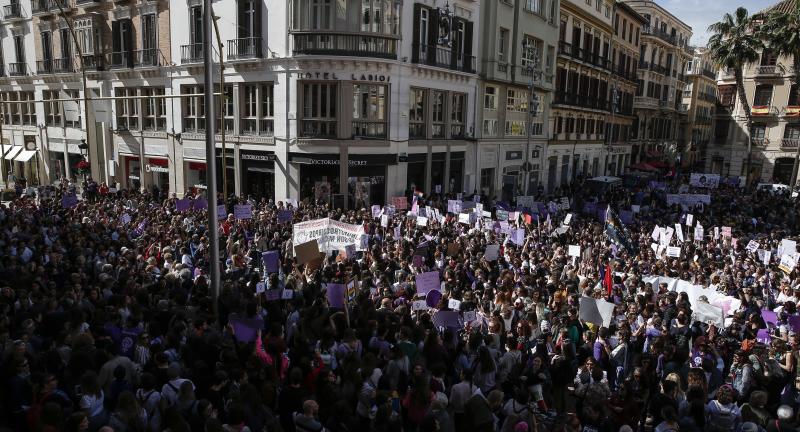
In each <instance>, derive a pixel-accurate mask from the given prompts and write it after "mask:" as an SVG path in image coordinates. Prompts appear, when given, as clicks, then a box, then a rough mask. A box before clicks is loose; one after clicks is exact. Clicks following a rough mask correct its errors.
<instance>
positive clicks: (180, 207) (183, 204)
mask: <svg viewBox="0 0 800 432" xmlns="http://www.w3.org/2000/svg"><path fill="white" fill-rule="evenodd" d="M190 204H191V200H189V198H184V199H179V200H175V211H179V212H185V211H189V205H190Z"/></svg>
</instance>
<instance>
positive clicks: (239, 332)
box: [231, 318, 264, 342]
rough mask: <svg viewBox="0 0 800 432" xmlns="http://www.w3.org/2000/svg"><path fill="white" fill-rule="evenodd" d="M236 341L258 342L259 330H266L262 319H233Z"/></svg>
mask: <svg viewBox="0 0 800 432" xmlns="http://www.w3.org/2000/svg"><path fill="white" fill-rule="evenodd" d="M231 325H233V331H234V333H235V336H236V340H238V341H239V342H253V341H255V340H256V335H257V334H258V330H260V329H262V328H264V320H262V319H261V318H233V319H231Z"/></svg>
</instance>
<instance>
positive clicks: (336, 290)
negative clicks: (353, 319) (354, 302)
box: [327, 283, 347, 309]
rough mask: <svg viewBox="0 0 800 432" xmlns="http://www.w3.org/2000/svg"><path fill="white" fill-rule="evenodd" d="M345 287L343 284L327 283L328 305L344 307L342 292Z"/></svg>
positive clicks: (338, 307)
mask: <svg viewBox="0 0 800 432" xmlns="http://www.w3.org/2000/svg"><path fill="white" fill-rule="evenodd" d="M346 291H347V287H346V286H345V285H344V284H334V283H329V284H328V290H327V296H328V306H330V307H332V308H337V309H344V293H345V292H346Z"/></svg>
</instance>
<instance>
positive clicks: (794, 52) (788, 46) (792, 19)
mask: <svg viewBox="0 0 800 432" xmlns="http://www.w3.org/2000/svg"><path fill="white" fill-rule="evenodd" d="M785 3H786V4H787V7H786V8H780V7H776V8H774V9H773V10H772V11H770V12H769V14H768V15H767V17H766V18H767V19H766V22H765V24H764V26H763V27H762V37H763V39H764V40H765V41H766V43H767V46H769V48H770V50H771V51H772V52H773V53H774V54H775V55H776V56H778V57H785V58H788V59H791V61H792V67H793V75H792V83H793V84H797V83H798V82H800V1H798V0H794V1H788V0H787V1H786V2H785Z"/></svg>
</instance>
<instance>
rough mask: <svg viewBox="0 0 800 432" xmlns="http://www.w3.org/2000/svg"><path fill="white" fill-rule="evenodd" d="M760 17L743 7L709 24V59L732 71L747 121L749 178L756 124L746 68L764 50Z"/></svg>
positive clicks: (761, 17) (756, 59)
mask: <svg viewBox="0 0 800 432" xmlns="http://www.w3.org/2000/svg"><path fill="white" fill-rule="evenodd" d="M761 19H763V16H761V15H758V14H757V15H753V16H751V15H750V14H749V13H748V12H747V9H745V8H743V7H740V8H738V9H736V11H735V12H734V13H733V15H731V14H729V13H726V14H725V15H724V16H723V17H722V21H720V22H718V23H714V24H711V25H710V26H709V27H708V31H710V32H712V33H713V35H712V36H711V37H710V38H709V40H708V50H709V54H710V58H711V60H712V61H713V62H714V63H715V64H716V65H717V66H718V67H719V68H720V69H729V70H731V71H733V76H734V78H735V80H736V93H737V94H738V97H739V103H740V104H741V105H742V111H744V115H745V120H746V122H747V135H748V136H747V169H746V173H747V176H748V181H749V176H750V162H751V160H752V155H751V149H752V140H751V139H750V129H751V127H752V124H753V116H752V111H751V109H750V103H749V102H748V101H747V94H746V93H745V91H744V68H745V67H746V66H747V65H749V64H751V63H755V62H756V61H758V59H759V57H760V53H761V50H763V49H764V42H763V41H762V40H761V38H760V37H759V34H758V33H759V32H757V31H755V27H756V23H757V22H758V21H760V20H761Z"/></svg>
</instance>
